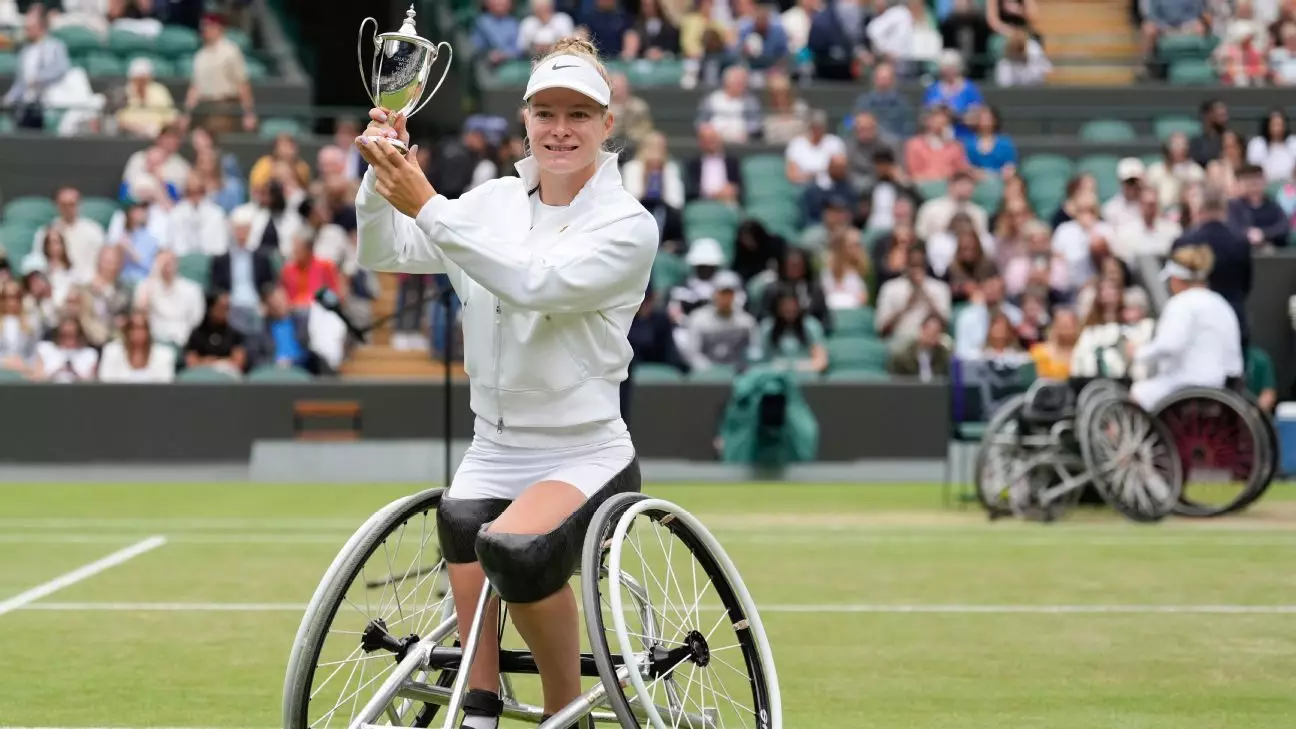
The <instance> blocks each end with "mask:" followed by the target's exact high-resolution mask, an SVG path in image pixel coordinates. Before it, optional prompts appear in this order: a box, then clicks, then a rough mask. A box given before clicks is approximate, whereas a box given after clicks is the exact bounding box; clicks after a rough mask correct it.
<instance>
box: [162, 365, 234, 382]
mask: <svg viewBox="0 0 1296 729" xmlns="http://www.w3.org/2000/svg"><path fill="white" fill-rule="evenodd" d="M237 381H238V378H237V377H235V376H233V375H231V374H229V373H228V372H225V371H224V370H218V369H214V368H212V367H186V368H185V369H183V370H180V372H179V374H177V375H176V382H237Z"/></svg>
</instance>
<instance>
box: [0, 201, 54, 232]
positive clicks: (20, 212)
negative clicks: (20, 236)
mask: <svg viewBox="0 0 1296 729" xmlns="http://www.w3.org/2000/svg"><path fill="white" fill-rule="evenodd" d="M55 215H58V209H57V208H56V207H54V201H53V200H51V199H49V198H47V197H40V196H37V195H26V196H23V197H16V198H14V199H12V200H10V201H9V202H7V203H5V205H4V208H3V209H0V222H4V223H19V222H23V223H26V222H31V223H35V224H36V226H38V227H39V226H42V225H45V224H46V223H48V222H49V221H51V220H53V219H54V216H55Z"/></svg>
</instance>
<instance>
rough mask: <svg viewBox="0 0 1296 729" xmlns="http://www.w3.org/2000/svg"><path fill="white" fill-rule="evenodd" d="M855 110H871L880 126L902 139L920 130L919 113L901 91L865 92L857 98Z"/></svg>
mask: <svg viewBox="0 0 1296 729" xmlns="http://www.w3.org/2000/svg"><path fill="white" fill-rule="evenodd" d="M855 111H856V112H857V113H858V112H861V111H867V112H871V113H872V114H873V116H875V117H877V120H878V126H880V127H882V128H883V129H884V130H886V131H887V132H889V133H890V134H892V135H894V136H897V137H900V138H902V139H903V138H908V137H912V136H913V135H914V134H916V133H917V132H918V128H917V115H916V114H915V113H914V110H913V107H912V106H911V105H910V104H909V99H907V98H905V96H904V95H903V94H901V93H900V92H899V91H896V90H892V91H868V92H865V93H864V94H861V95H860V97H859V98H858V99H856V100H855Z"/></svg>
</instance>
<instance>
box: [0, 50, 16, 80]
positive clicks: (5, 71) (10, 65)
mask: <svg viewBox="0 0 1296 729" xmlns="http://www.w3.org/2000/svg"><path fill="white" fill-rule="evenodd" d="M16 73H18V54H17V53H8V52H4V53H0V76H13V75H14V74H16Z"/></svg>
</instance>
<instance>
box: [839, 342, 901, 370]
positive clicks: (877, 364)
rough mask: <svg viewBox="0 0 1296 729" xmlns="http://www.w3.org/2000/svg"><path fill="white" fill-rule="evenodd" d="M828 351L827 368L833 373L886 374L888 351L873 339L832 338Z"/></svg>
mask: <svg viewBox="0 0 1296 729" xmlns="http://www.w3.org/2000/svg"><path fill="white" fill-rule="evenodd" d="M824 346H825V347H826V348H827V349H828V368H829V369H830V370H832V371H834V372H841V371H847V372H886V365H887V359H888V358H889V357H890V351H889V350H888V349H887V345H886V344H885V343H883V342H881V341H879V340H878V339H876V338H873V337H833V338H831V339H829V340H828V342H827V343H826V344H825V345H824Z"/></svg>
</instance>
